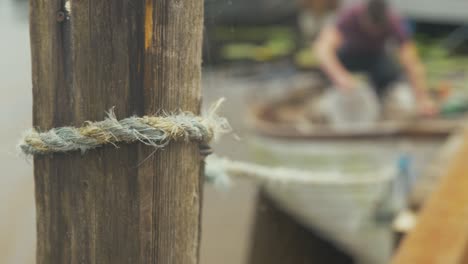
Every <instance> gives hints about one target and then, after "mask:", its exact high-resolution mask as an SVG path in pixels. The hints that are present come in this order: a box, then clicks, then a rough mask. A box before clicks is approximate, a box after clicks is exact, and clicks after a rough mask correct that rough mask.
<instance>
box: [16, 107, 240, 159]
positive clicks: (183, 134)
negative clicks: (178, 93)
mask: <svg viewBox="0 0 468 264" xmlns="http://www.w3.org/2000/svg"><path fill="white" fill-rule="evenodd" d="M223 101H224V98H222V99H220V100H218V101H217V102H216V103H215V104H213V105H212V106H211V107H210V108H209V110H208V112H207V113H206V114H204V115H202V116H197V115H195V114H193V113H191V112H181V113H177V114H163V115H161V116H144V117H137V116H133V117H129V118H125V119H122V120H117V119H116V117H115V114H114V111H113V110H112V109H111V110H110V111H109V112H108V116H107V118H106V119H104V120H103V121H99V122H90V121H88V122H86V123H85V125H84V126H83V127H79V128H75V127H60V128H53V129H51V130H49V131H47V132H38V131H37V130H35V129H32V130H30V131H28V132H26V133H25V135H24V136H23V138H22V139H21V141H20V143H19V149H20V150H21V151H22V152H23V153H24V154H26V155H44V154H51V153H60V152H70V151H77V150H80V151H81V152H82V153H84V152H86V151H87V150H90V149H94V148H97V147H100V146H102V145H105V144H112V145H114V146H117V144H119V143H134V142H141V143H143V144H145V145H148V146H151V147H154V148H155V149H160V148H163V147H165V146H166V145H167V144H169V142H171V141H178V140H184V141H195V142H200V143H208V142H210V141H211V140H213V139H216V138H217V137H218V136H219V135H221V134H225V133H228V132H229V131H230V130H231V128H230V125H229V122H228V121H227V119H226V118H223V117H220V116H218V114H217V112H218V110H219V108H220V106H221V104H222V103H223Z"/></svg>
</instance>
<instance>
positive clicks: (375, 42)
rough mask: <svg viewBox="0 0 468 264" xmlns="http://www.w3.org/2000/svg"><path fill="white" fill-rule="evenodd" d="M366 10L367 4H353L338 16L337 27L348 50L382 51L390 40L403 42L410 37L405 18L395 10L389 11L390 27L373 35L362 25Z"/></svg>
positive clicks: (344, 48) (345, 48) (359, 51)
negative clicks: (361, 20) (362, 17)
mask: <svg viewBox="0 0 468 264" xmlns="http://www.w3.org/2000/svg"><path fill="white" fill-rule="evenodd" d="M365 12H366V5H365V4H357V5H353V6H351V7H349V8H346V9H344V10H343V11H342V12H341V13H340V14H339V16H338V21H337V27H338V30H339V31H340V32H341V33H342V35H343V38H344V46H343V47H342V49H343V50H344V51H346V52H357V53H361V52H365V53H367V52H369V53H376V52H382V51H383V50H384V48H385V44H386V43H387V41H389V40H395V41H397V43H398V44H400V45H401V44H403V43H404V42H406V41H408V40H409V38H410V33H409V30H408V29H407V27H406V26H405V23H404V20H403V19H402V18H401V17H400V16H399V15H398V14H396V12H395V11H389V12H390V13H389V21H390V23H389V25H390V26H389V27H388V29H387V30H386V31H384V32H382V33H381V34H378V35H373V34H370V33H368V32H366V30H365V29H364V28H362V26H361V25H360V24H361V23H360V21H359V20H360V19H361V18H360V17H361V16H362V15H363V14H364V13H365Z"/></svg>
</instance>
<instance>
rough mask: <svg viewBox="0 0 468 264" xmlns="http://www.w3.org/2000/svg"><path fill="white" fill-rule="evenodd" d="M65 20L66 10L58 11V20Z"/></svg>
mask: <svg viewBox="0 0 468 264" xmlns="http://www.w3.org/2000/svg"><path fill="white" fill-rule="evenodd" d="M64 20H65V12H63V11H58V12H57V21H58V22H62V21H64Z"/></svg>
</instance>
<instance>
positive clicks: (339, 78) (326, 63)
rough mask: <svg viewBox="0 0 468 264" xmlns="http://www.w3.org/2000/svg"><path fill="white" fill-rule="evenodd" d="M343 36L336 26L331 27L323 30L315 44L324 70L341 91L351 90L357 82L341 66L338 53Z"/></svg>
mask: <svg viewBox="0 0 468 264" xmlns="http://www.w3.org/2000/svg"><path fill="white" fill-rule="evenodd" d="M342 41H343V40H342V36H341V33H340V32H339V30H338V29H337V28H336V26H333V25H329V26H327V27H325V28H324V29H322V32H321V33H320V36H319V37H318V40H317V41H316V43H315V44H314V52H315V54H316V56H317V58H318V60H319V62H320V64H321V67H322V69H323V70H324V71H325V73H326V74H327V75H328V77H329V78H330V79H331V80H332V81H333V83H334V84H335V85H336V86H337V87H338V88H341V89H345V90H347V89H350V88H352V87H353V86H354V84H355V80H354V78H353V76H352V74H351V73H350V72H349V71H348V70H347V69H346V68H345V67H344V66H343V65H342V64H341V62H340V60H339V59H338V56H337V52H338V49H339V47H341V45H342Z"/></svg>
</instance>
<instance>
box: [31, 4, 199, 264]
mask: <svg viewBox="0 0 468 264" xmlns="http://www.w3.org/2000/svg"><path fill="white" fill-rule="evenodd" d="M30 12H31V13H30V23H31V46H32V67H33V96H34V126H35V127H37V128H39V129H41V130H47V129H50V128H53V127H60V126H67V125H72V126H80V125H82V124H83V122H84V121H86V120H102V119H103V118H104V117H105V111H107V110H109V109H110V108H111V107H115V112H116V114H117V117H118V118H124V117H128V116H130V115H133V114H137V115H143V114H153V113H156V112H157V111H158V110H160V109H164V110H166V111H173V110H176V109H182V110H186V111H193V112H198V111H199V107H200V96H201V95H200V93H201V89H200V75H201V74H200V67H201V40H202V25H203V1H202V0H132V1H129V0H112V1H108V0H107V1H106V0H73V1H70V0H31V1H30ZM198 152H199V151H198V147H197V145H196V144H195V143H177V144H171V145H170V146H168V147H167V148H166V149H164V150H162V151H157V152H155V153H153V149H151V148H149V147H144V146H142V145H141V144H133V145H120V146H119V148H115V147H113V146H107V147H103V148H100V149H97V150H93V151H89V152H88V153H86V154H84V155H82V154H80V153H77V152H74V153H67V154H54V155H50V156H44V157H36V158H35V159H34V175H35V185H36V206H37V236H38V239H37V263H38V264H54V263H55V264H62V263H95V264H102V263H126V264H127V263H145V264H146V263H174V264H177V263H184V264H186V263H187V264H193V263H197V262H198V251H199V239H200V215H201V188H202V181H201V178H200V171H201V167H202V166H201V162H200V156H199V154H198Z"/></svg>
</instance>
